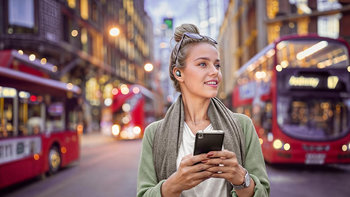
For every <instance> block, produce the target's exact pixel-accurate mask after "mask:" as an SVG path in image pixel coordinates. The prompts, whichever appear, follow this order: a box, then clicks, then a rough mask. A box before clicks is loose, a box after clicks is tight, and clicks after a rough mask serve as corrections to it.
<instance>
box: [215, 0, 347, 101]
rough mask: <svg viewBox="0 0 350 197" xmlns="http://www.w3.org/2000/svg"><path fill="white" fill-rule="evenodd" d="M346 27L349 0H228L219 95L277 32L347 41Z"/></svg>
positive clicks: (221, 43)
mask: <svg viewBox="0 0 350 197" xmlns="http://www.w3.org/2000/svg"><path fill="white" fill-rule="evenodd" d="M349 28H350V1H349V0H339V1H336V0H263V1H262V0H238V1H233V0H231V1H230V4H229V6H228V9H227V11H226V14H225V18H224V20H223V23H222V25H221V27H220V33H219V36H218V42H219V48H220V49H219V50H220V55H221V59H222V60H223V61H222V62H223V63H222V64H223V65H222V73H223V78H224V81H223V84H222V86H221V88H220V92H221V95H222V96H221V98H222V99H224V98H225V97H226V95H229V94H231V92H232V89H233V85H234V82H235V77H234V74H235V71H237V70H238V69H239V68H240V67H241V66H243V65H244V63H246V62H247V61H248V60H249V59H250V58H252V57H253V56H254V55H255V54H257V53H258V52H259V51H260V50H261V49H263V48H264V47H265V46H267V45H268V44H270V43H271V42H272V41H273V40H275V39H277V38H279V37H280V36H285V35H291V34H298V35H306V34H318V35H320V36H325V37H332V38H337V37H342V38H344V39H345V40H347V41H348V42H349V43H350V29H349Z"/></svg>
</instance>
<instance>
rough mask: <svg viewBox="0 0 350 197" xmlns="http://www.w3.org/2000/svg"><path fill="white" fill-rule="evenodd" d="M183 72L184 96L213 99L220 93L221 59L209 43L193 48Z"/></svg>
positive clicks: (182, 89) (182, 88) (182, 85)
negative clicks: (190, 95)
mask: <svg viewBox="0 0 350 197" xmlns="http://www.w3.org/2000/svg"><path fill="white" fill-rule="evenodd" d="M185 63H186V66H185V68H184V69H183V70H181V78H182V80H183V81H182V82H183V83H180V87H181V92H182V94H192V95H193V96H197V97H203V98H212V97H215V96H216V95H217V93H218V88H219V84H220V82H221V78H222V75H221V71H220V59H219V53H218V51H217V49H216V48H215V47H214V46H213V45H211V44H208V43H199V44H197V45H195V46H193V47H192V48H191V50H190V53H189V55H188V57H187V59H186V61H185Z"/></svg>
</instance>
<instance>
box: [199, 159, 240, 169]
mask: <svg viewBox="0 0 350 197" xmlns="http://www.w3.org/2000/svg"><path fill="white" fill-rule="evenodd" d="M206 164H207V165H215V166H218V165H224V166H231V167H238V165H239V164H238V162H237V160H236V159H221V158H215V159H209V160H208V161H207V162H206Z"/></svg>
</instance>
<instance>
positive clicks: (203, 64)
mask: <svg viewBox="0 0 350 197" xmlns="http://www.w3.org/2000/svg"><path fill="white" fill-rule="evenodd" d="M198 65H199V66H207V65H206V64H205V63H200V64H198Z"/></svg>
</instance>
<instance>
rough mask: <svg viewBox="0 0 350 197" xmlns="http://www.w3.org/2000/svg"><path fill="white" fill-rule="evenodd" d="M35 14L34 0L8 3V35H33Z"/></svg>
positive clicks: (16, 0)
mask: <svg viewBox="0 0 350 197" xmlns="http://www.w3.org/2000/svg"><path fill="white" fill-rule="evenodd" d="M34 32H35V13H34V0H26V1H22V0H11V1H8V29H7V33H8V34H13V33H34Z"/></svg>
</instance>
